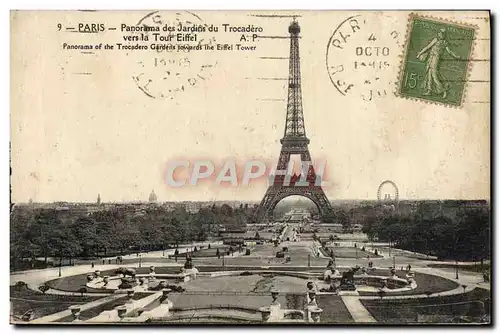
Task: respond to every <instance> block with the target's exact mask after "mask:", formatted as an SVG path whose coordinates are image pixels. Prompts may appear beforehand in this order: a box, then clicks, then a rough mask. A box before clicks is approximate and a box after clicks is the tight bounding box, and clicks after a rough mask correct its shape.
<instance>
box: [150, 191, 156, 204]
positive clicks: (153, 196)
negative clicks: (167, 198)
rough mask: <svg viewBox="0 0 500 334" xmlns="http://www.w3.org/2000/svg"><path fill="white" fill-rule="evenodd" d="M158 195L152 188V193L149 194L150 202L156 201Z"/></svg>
mask: <svg viewBox="0 0 500 334" xmlns="http://www.w3.org/2000/svg"><path fill="white" fill-rule="evenodd" d="M157 200H158V197H157V196H156V194H155V191H154V190H151V194H150V195H149V203H156V201H157Z"/></svg>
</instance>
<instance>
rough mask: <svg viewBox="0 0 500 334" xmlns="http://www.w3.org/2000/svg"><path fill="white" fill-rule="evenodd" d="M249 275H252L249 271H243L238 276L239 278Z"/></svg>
mask: <svg viewBox="0 0 500 334" xmlns="http://www.w3.org/2000/svg"><path fill="white" fill-rule="evenodd" d="M251 275H252V273H251V272H249V271H244V272H242V273H241V274H240V276H251Z"/></svg>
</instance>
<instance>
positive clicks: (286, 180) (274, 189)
mask: <svg viewBox="0 0 500 334" xmlns="http://www.w3.org/2000/svg"><path fill="white" fill-rule="evenodd" d="M288 32H289V33H290V64H289V76H288V103H287V110H286V125H285V134H284V136H283V138H282V139H281V140H280V142H281V152H280V157H279V160H278V165H277V168H276V175H275V176H274V182H272V183H271V185H270V186H269V188H268V189H267V191H266V194H265V195H264V198H263V199H262V201H261V202H260V205H259V207H258V208H257V210H256V211H255V213H254V217H253V220H254V221H255V222H261V221H264V220H266V219H268V218H269V217H270V216H271V215H272V213H273V210H274V208H275V207H276V204H278V202H279V201H281V200H282V199H284V198H285V197H288V196H292V195H299V196H304V197H307V198H308V199H310V200H311V201H313V202H314V203H315V204H316V206H317V207H318V210H319V213H320V215H322V216H324V215H326V214H327V213H329V212H331V210H332V207H331V205H330V202H329V201H328V199H327V198H326V195H325V193H324V192H323V189H322V188H321V182H319V184H318V183H317V182H316V173H315V171H314V167H313V166H312V165H310V166H309V167H308V170H307V176H306V179H305V181H306V182H304V180H301V179H300V175H296V174H294V175H288V176H286V175H284V174H286V173H287V172H286V171H287V168H288V163H289V161H290V156H291V155H292V154H294V155H300V160H301V162H302V163H304V162H310V163H312V161H311V154H310V153H309V148H308V145H309V139H308V138H307V137H306V129H305V126H304V114H303V111H302V89H301V83H300V81H301V79H300V57H299V33H300V26H299V24H298V23H297V22H296V21H295V19H294V20H293V22H292V23H291V24H290V26H289V27H288Z"/></svg>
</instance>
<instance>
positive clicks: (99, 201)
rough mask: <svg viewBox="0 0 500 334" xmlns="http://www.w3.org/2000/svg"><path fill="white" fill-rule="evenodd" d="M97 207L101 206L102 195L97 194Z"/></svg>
mask: <svg viewBox="0 0 500 334" xmlns="http://www.w3.org/2000/svg"><path fill="white" fill-rule="evenodd" d="M97 205H101V194H97Z"/></svg>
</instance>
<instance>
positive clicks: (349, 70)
mask: <svg viewBox="0 0 500 334" xmlns="http://www.w3.org/2000/svg"><path fill="white" fill-rule="evenodd" d="M251 14H252V13H245V12H231V13H225V12H201V13H195V15H193V14H190V13H187V12H180V13H178V14H176V13H175V12H160V13H158V14H155V15H159V16H157V17H156V18H155V17H154V16H155V15H152V16H148V13H147V12H114V13H113V12H43V13H42V12H24V13H14V14H12V15H11V27H12V32H11V35H12V42H11V50H12V51H11V73H12V77H11V142H12V152H11V160H12V161H11V165H12V169H13V173H12V178H11V184H12V200H13V201H14V202H27V201H28V200H29V199H32V200H33V201H35V202H52V201H70V202H78V201H83V202H92V201H95V200H96V198H97V194H98V193H99V194H100V195H101V198H102V200H103V201H105V202H108V201H109V202H113V201H117V202H119V201H136V200H146V199H147V198H148V196H149V194H150V193H151V191H152V190H154V191H155V193H156V194H157V196H158V200H159V201H177V200H178V201H182V200H200V201H210V200H236V201H238V200H249V201H258V200H260V199H261V198H262V197H263V195H264V193H265V191H266V188H267V183H266V180H265V179H264V178H261V179H259V180H256V181H255V182H250V183H249V185H248V186H242V185H241V184H240V185H238V186H231V185H230V184H226V185H223V186H219V185H217V184H215V182H214V181H215V179H216V177H215V176H214V177H212V178H211V179H209V180H205V181H203V182H199V183H198V184H197V185H196V186H185V187H179V188H175V187H170V186H169V185H167V182H166V171H167V165H168V164H169V163H171V162H173V161H178V160H187V161H189V162H190V163H191V165H192V164H194V163H195V162H196V161H201V160H204V161H206V160H208V161H211V162H212V163H213V164H214V166H215V170H214V172H215V173H218V172H220V169H221V167H222V165H224V163H225V162H227V161H231V160H234V161H236V167H237V173H238V176H239V177H240V178H241V174H242V173H243V170H244V166H245V165H244V164H245V162H247V161H250V160H261V161H263V162H265V163H266V165H267V167H268V168H270V166H273V165H274V164H275V163H276V161H277V159H278V156H279V152H280V148H281V146H280V142H279V140H280V139H281V138H282V136H283V131H284V126H285V115H286V94H287V90H286V80H282V79H283V78H286V77H287V75H288V59H287V57H288V55H289V44H288V43H289V40H288V39H286V38H259V39H257V40H256V41H255V42H250V41H248V42H240V39H241V35H242V34H240V33H225V32H223V31H221V30H219V32H217V33H206V34H200V35H199V36H198V37H200V36H201V37H204V38H205V39H206V40H207V41H208V40H209V39H210V38H215V40H211V42H210V43H212V45H213V46H214V47H215V48H216V47H217V45H218V44H220V45H223V44H230V45H233V48H234V49H233V50H227V51H217V50H215V51H206V50H202V51H192V52H176V51H175V52H156V51H151V50H148V51H130V50H116V47H115V49H113V50H102V49H101V50H93V51H88V52H86V51H85V50H83V52H82V50H67V49H63V44H64V43H66V44H68V45H98V44H99V43H104V44H106V43H108V44H116V43H128V42H125V40H124V38H123V37H124V36H137V34H131V33H127V32H121V31H120V26H121V24H122V23H126V24H127V25H131V26H134V25H135V24H136V23H137V22H141V20H151V21H150V22H153V23H151V24H154V22H157V21H158V19H159V20H161V22H163V23H164V22H167V23H168V22H173V23H175V22H176V19H179V20H183V22H198V23H199V24H201V25H204V26H205V27H208V26H210V25H211V24H213V25H215V26H219V27H222V24H225V23H227V24H230V25H232V26H235V27H239V26H242V27H246V26H248V25H254V26H256V27H262V29H263V32H262V33H259V34H261V35H264V36H280V37H286V36H287V35H288V33H287V29H288V25H289V23H290V21H291V19H290V18H289V17H273V18H269V17H262V14H263V13H257V12H256V13H253V14H254V15H251ZM255 14H258V15H255ZM264 14H266V15H267V14H269V13H268V12H266V13H264ZM299 14H300V15H301V17H299V18H298V21H299V24H300V26H301V29H302V33H301V39H300V55H301V71H302V95H303V109H304V119H305V127H306V134H307V136H308V138H309V139H310V145H309V150H310V153H311V155H312V158H313V163H314V162H317V161H320V160H321V161H326V170H325V174H324V179H325V180H326V181H328V183H329V185H328V186H325V187H324V190H325V193H326V194H327V196H328V198H330V199H331V200H335V199H376V196H377V189H378V187H379V185H380V184H381V183H382V182H383V181H385V180H392V181H393V182H394V183H395V184H397V186H398V189H399V196H400V198H401V199H489V197H490V192H489V189H490V186H489V185H490V146H489V143H490V137H489V131H490V129H489V121H490V118H489V117H490V116H489V104H488V103H477V101H484V100H488V101H489V96H488V94H489V82H487V83H484V82H483V83H478V82H479V81H481V79H482V78H483V79H484V78H485V77H486V78H488V77H489V61H483V62H474V64H473V66H472V67H471V70H470V73H469V79H470V80H471V82H470V83H468V86H467V95H466V98H465V100H464V104H463V106H462V107H461V108H450V107H446V106H441V105H436V104H429V103H426V102H422V101H418V100H408V99H403V98H400V97H398V96H396V95H395V94H394V90H395V86H396V83H397V81H398V71H399V68H400V63H401V59H400V57H399V56H400V55H401V54H402V52H403V50H404V47H405V37H404V36H405V33H406V29H407V23H408V12H390V13H385V14H384V13H382V14H381V13H370V12H363V13H350V12H301V13H299ZM259 15H260V16H259ZM439 15H440V16H445V17H446V16H447V15H448V16H450V15H454V16H453V17H449V18H450V19H457V20H459V19H461V20H465V21H466V20H467V19H468V17H470V15H472V14H471V13H459V12H454V13H451V14H450V13H440V14H439ZM474 15H482V14H481V13H480V12H476V13H474ZM353 16H354V17H356V19H357V20H358V21H356V22H357V24H359V26H360V29H359V30H356V31H355V32H354V33H353V32H352V30H349V29H352V28H350V27H348V26H346V24H349V22H351V21H346V19H348V18H349V17H353ZM476 21H477V22H476ZM476 21H475V23H478V24H479V30H478V34H479V37H485V38H484V40H486V41H487V40H488V38H489V35H488V33H489V30H488V29H489V28H488V22H487V21H484V20H476ZM54 22H60V23H61V25H62V27H63V29H61V31H58V28H57V26H56V25H55V23H54ZM91 22H92V23H93V22H97V23H99V22H104V24H105V25H106V27H117V30H114V31H113V30H112V31H110V30H106V31H105V32H102V33H96V34H78V33H71V32H68V30H66V27H78V24H79V23H91ZM343 22H344V23H343ZM345 22H347V23H345ZM393 31H395V32H397V34H392V32H393ZM340 32H343V34H342V36H344V37H345V36H346V35H349V36H348V37H347V38H346V42H345V43H344V44H342V48H341V49H340V48H335V47H332V46H331V45H330V46H329V44H328V43H329V41H330V40H331V37H332V35H333V36H334V37H333V39H336V38H340V37H339V36H340V35H339V33H340ZM252 34H253V33H246V34H245V35H247V36H246V37H247V38H251V36H252ZM370 35H374V36H375V37H376V42H373V43H377V44H376V45H375V44H369V43H371V42H370V40H369V38H370ZM396 35H397V37H394V36H396ZM149 37H153V36H152V35H149ZM478 40H479V41H477V42H476V45H475V49H474V52H475V56H474V57H477V58H481V59H489V46H488V44H487V43H486V42H481V38H478ZM241 43H247V44H246V45H248V46H255V50H253V51H252V50H237V49H236V44H241ZM130 44H131V45H134V44H136V42H130ZM139 44H140V43H139ZM374 45H375V46H380V47H384V46H385V47H387V48H389V49H390V52H389V54H388V55H387V56H383V57H382V56H380V57H374V56H370V57H369V56H357V55H356V52H359V49H357V48H358V47H363V48H365V47H366V46H372V47H373V46H374ZM327 50H328V51H327ZM357 50H358V51H357ZM365 50H366V49H365ZM356 61H357V62H358V63H356ZM379 61H382V63H383V62H387V64H388V65H387V67H386V68H384V69H375V68H363V69H360V68H359V66H360V65H359V64H360V63H361V62H365V63H367V64H370V62H372V64H374V65H373V66H375V65H376V64H380V63H379ZM339 65H342V66H343V68H344V71H343V72H342V73H341V76H340V77H335V79H332V78H331V77H330V75H329V72H328V71H329V70H330V71H331V69H332V68H333V67H335V66H339ZM328 69H329V70H328ZM177 73H179V75H177ZM200 76H202V77H203V79H201V78H200ZM165 78H166V79H165ZM193 78H196V79H198V80H196V82H193V80H192V79H193ZM377 80H379V81H377ZM372 81H373V82H375V81H377V82H379V83H377V84H371V86H370V85H368V86H367V82H372ZM332 82H335V83H337V86H339V85H340V86H342V84H345V83H353V87H352V89H351V90H350V91H349V92H348V93H346V94H345V95H343V94H341V93H340V92H339V90H338V89H337V88H336V87H335V86H334V85H333V83H332ZM183 85H184V89H183V90H180V91H177V92H174V93H172V91H174V90H175V89H179V88H180V87H182V86H183ZM144 87H147V89H148V90H147V93H148V94H149V95H148V94H146V93H145V92H144ZM344 87H345V86H344ZM366 87H371V88H370V89H372V91H371V93H372V94H373V93H375V95H377V92H385V93H384V95H383V96H381V97H379V98H373V99H372V100H371V101H365V99H366V96H367V94H368V93H370V89H368V88H366ZM169 91H170V92H169ZM183 173H184V174H183ZM183 173H180V174H179V175H180V176H182V175H185V172H183ZM179 175H178V176H179Z"/></svg>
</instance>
